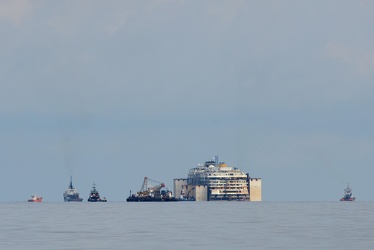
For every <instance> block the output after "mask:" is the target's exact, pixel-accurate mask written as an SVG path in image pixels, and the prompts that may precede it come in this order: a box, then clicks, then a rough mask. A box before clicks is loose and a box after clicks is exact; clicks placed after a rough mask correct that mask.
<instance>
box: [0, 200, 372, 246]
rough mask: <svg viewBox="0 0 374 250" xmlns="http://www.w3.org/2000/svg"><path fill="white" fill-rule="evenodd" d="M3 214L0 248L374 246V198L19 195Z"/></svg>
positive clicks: (0, 215)
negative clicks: (161, 199)
mask: <svg viewBox="0 0 374 250" xmlns="http://www.w3.org/2000/svg"><path fill="white" fill-rule="evenodd" d="M0 218H1V222H0V223H1V228H0V249H339V250H341V249H374V202H258V203H253V202H252V203H250V202H177V203H126V202H108V203H87V202H82V203H63V202H60V203H49V202H43V203H27V202H15V203H0Z"/></svg>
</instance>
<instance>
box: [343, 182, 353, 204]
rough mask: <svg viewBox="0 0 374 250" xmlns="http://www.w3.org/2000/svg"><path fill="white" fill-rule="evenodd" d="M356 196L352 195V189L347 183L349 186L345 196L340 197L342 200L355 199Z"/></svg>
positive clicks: (345, 190)
mask: <svg viewBox="0 0 374 250" xmlns="http://www.w3.org/2000/svg"><path fill="white" fill-rule="evenodd" d="M354 200H356V197H353V196H352V189H351V188H350V187H349V184H348V185H347V188H345V189H344V197H343V198H341V199H340V201H354Z"/></svg>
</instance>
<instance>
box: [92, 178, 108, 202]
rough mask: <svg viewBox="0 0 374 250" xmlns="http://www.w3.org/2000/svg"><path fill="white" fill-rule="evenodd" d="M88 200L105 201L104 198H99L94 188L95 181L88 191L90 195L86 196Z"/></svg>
mask: <svg viewBox="0 0 374 250" xmlns="http://www.w3.org/2000/svg"><path fill="white" fill-rule="evenodd" d="M87 201H89V202H107V200H106V198H105V197H104V198H103V199H101V198H100V194H99V191H97V189H96V185H95V182H94V184H93V185H92V190H91V192H90V197H89V198H88V200H87Z"/></svg>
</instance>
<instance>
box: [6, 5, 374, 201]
mask: <svg viewBox="0 0 374 250" xmlns="http://www.w3.org/2000/svg"><path fill="white" fill-rule="evenodd" d="M373 23H374V2H373V1H370V0H367V1H365V0H357V1H348V0H330V1H322V0H315V1H298V0H294V1H291V0H282V1H278V0H267V1H251V0H248V1H241V0H236V1H223V0H217V1H213V0H212V1H208V0H189V1H187V0H186V1H184V0H179V1H178V0H175V1H170V0H153V1H135V0H134V1H91V0H87V1H86V0H80V1H47V0H40V1H27V0H0V171H1V174H0V188H1V190H3V192H2V195H1V196H0V201H2V202H8V201H26V200H27V199H28V198H29V197H30V195H31V194H33V193H35V194H38V195H41V196H43V200H44V201H50V202H60V201H61V202H62V201H63V196H62V194H63V192H64V191H65V189H66V188H67V187H68V184H69V180H70V175H72V176H73V184H74V186H75V187H76V188H77V189H78V191H79V192H80V194H81V196H82V197H83V198H84V199H85V200H86V199H87V198H88V195H89V191H90V190H91V187H92V184H93V182H95V183H96V187H97V189H98V191H99V192H100V194H101V195H102V196H105V197H106V198H107V199H108V201H125V199H126V197H127V196H128V195H129V192H130V190H132V192H135V191H138V190H139V189H140V188H141V185H142V182H143V178H144V177H145V176H147V177H149V178H151V179H154V180H157V181H160V182H164V183H165V184H166V186H167V187H169V189H172V188H173V179H174V178H187V175H188V171H189V170H190V169H191V168H193V167H196V165H197V164H198V163H203V162H205V161H206V160H211V159H212V158H213V157H214V156H215V155H218V157H219V160H220V161H223V162H225V163H227V164H228V165H229V166H233V167H238V168H240V169H241V170H242V171H243V172H245V173H249V174H250V176H252V177H260V178H262V198H263V200H264V201H337V200H338V199H339V198H341V197H342V196H343V189H344V188H345V187H346V185H347V183H349V185H350V186H351V188H352V189H353V195H354V196H356V197H357V201H372V200H374V194H373V192H372V190H374V182H373V181H372V176H374V167H373V165H374V152H373V149H374V116H373V115H372V110H373V109H374V30H373V27H372V26H373Z"/></svg>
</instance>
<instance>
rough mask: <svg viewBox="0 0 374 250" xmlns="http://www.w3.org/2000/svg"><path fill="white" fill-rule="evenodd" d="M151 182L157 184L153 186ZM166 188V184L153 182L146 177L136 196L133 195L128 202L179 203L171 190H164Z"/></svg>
mask: <svg viewBox="0 0 374 250" xmlns="http://www.w3.org/2000/svg"><path fill="white" fill-rule="evenodd" d="M150 182H153V183H156V185H155V186H153V185H152V184H151V183H150ZM164 187H165V184H164V183H161V182H158V181H154V180H151V179H149V178H147V177H144V181H143V186H142V188H141V189H140V191H139V192H137V193H136V194H131V191H130V196H129V197H128V198H127V199H126V201H127V202H167V201H179V200H178V199H176V198H175V197H173V196H172V192H171V191H169V190H165V189H162V188H164Z"/></svg>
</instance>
